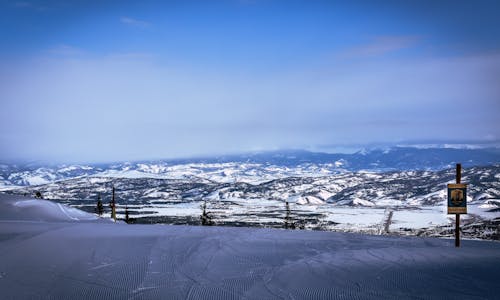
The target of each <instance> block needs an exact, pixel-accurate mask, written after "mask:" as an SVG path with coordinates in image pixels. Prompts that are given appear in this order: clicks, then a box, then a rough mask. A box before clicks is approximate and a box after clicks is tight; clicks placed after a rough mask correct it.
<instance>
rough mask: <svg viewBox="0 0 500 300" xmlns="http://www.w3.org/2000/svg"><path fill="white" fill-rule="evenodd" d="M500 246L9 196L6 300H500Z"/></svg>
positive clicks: (4, 234) (5, 200)
mask: <svg viewBox="0 0 500 300" xmlns="http://www.w3.org/2000/svg"><path fill="white" fill-rule="evenodd" d="M499 267H500V243H498V242H487V241H462V247H461V248H455V247H454V241H453V240H443V239H432V238H408V237H387V236H384V237H382V236H368V235H361V234H347V233H334V232H319V231H287V230H277V229H250V228H229V227H196V226H191V227H189V226H168V225H167V226H165V225H127V224H124V223H110V222H108V221H104V220H102V219H99V218H96V217H94V216H93V215H91V214H86V213H84V212H81V211H78V210H76V209H74V208H69V207H66V206H64V205H59V204H55V203H52V202H49V201H43V200H35V199H30V198H23V197H20V196H8V195H3V194H0V298H1V299H498V297H499V295H500V284H498V270H499V269H500V268H499Z"/></svg>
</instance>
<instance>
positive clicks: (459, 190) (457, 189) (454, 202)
mask: <svg viewBox="0 0 500 300" xmlns="http://www.w3.org/2000/svg"><path fill="white" fill-rule="evenodd" d="M461 179H462V165H461V164H457V176H456V184H448V214H455V247H460V214H466V213H467V185H466V184H461V183H460V181H461Z"/></svg>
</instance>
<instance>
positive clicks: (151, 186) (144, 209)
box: [0, 148, 500, 239]
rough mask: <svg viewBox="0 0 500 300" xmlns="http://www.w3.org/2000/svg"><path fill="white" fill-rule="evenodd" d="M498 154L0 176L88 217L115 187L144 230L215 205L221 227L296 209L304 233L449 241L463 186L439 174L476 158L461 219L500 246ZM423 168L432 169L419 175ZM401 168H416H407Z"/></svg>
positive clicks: (469, 231) (276, 160) (378, 154)
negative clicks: (450, 209) (451, 198)
mask: <svg viewBox="0 0 500 300" xmlns="http://www.w3.org/2000/svg"><path fill="white" fill-rule="evenodd" d="M495 151H496V150H492V149H475V150H471V149H414V148H394V149H388V150H384V151H382V150H375V151H369V152H366V151H365V152H359V153H357V154H352V155H344V154H324V153H310V152H304V151H302V152H298V151H295V152H284V153H265V154H254V155H248V156H238V157H225V158H214V159H212V160H204V161H202V160H190V161H175V162H174V161H169V162H166V161H165V162H159V161H157V162H137V163H118V164H110V165H99V166H82V165H71V166H58V167H37V168H35V167H34V166H31V167H29V168H32V169H29V168H28V167H26V166H25V167H24V169H23V168H22V167H19V166H15V165H9V166H3V167H2V168H0V169H1V170H2V172H3V173H2V174H3V178H7V179H6V181H5V182H7V183H5V186H4V190H5V191H6V192H8V193H14V194H20V195H24V194H27V195H34V194H35V193H36V192H41V193H42V195H43V196H44V197H45V198H47V199H53V200H55V201H58V202H59V203H65V204H68V205H71V206H73V207H78V208H80V209H83V210H85V211H88V212H95V206H96V201H97V198H98V197H99V196H100V197H101V198H102V199H103V201H104V202H105V203H106V204H107V203H109V201H110V200H111V199H110V197H111V189H112V187H113V186H114V187H115V188H116V191H117V201H118V216H119V218H123V217H124V209H125V206H128V209H129V212H130V215H131V216H132V218H133V219H134V220H133V222H136V223H167V224H199V217H200V213H201V209H200V206H201V204H202V203H203V202H205V201H206V202H207V208H208V209H209V211H210V213H211V214H212V215H213V217H214V221H215V224H217V225H232V226H257V227H283V223H284V219H285V216H286V215H287V211H286V208H285V202H289V203H290V209H291V211H290V212H289V213H288V214H289V215H290V217H291V218H292V220H293V222H294V223H295V224H296V225H297V227H301V228H306V229H321V230H335V231H358V232H367V233H376V234H381V233H384V234H388V233H389V234H411V235H436V236H450V235H451V234H452V221H453V220H452V219H450V218H449V216H448V215H447V214H446V212H445V204H444V203H445V198H446V184H447V183H452V182H454V180H455V170H454V168H451V169H443V170H441V169H437V170H436V169H433V168H431V167H430V166H431V165H434V164H435V165H437V166H453V163H454V162H455V161H454V160H453V159H459V158H461V159H464V157H465V156H468V157H469V158H470V159H468V160H464V162H465V163H463V165H464V172H463V182H466V183H468V184H469V189H468V203H469V214H468V215H467V216H463V218H462V220H463V222H464V224H465V225H466V226H469V227H464V234H465V235H466V236H468V237H474V238H493V239H498V238H500V232H499V224H500V164H498V162H499V161H500V159H498V156H495V155H496V154H495V153H496V152H495ZM445 154H446V155H449V156H450V158H449V159H448V160H446V159H445ZM341 156H342V157H341ZM424 157H425V159H424ZM333 159H336V160H333ZM405 159H406V160H405ZM495 159H496V160H495ZM374 162H376V167H374V165H373V164H374ZM417 162H420V166H422V167H423V170H413V169H412V166H416V165H417ZM492 162H494V163H492ZM487 163H488V164H489V165H486V166H472V167H471V166H469V167H467V165H474V164H487ZM381 166H382V167H383V168H380V167H381ZM362 167H363V168H362ZM402 167H404V168H408V169H403V170H399V168H402ZM360 169H363V170H360ZM387 169H391V170H392V171H387ZM9 172H10V173H9ZM34 183H36V184H38V185H32V184H34ZM40 183H43V184H40ZM19 185H20V186H19ZM107 209H108V208H107ZM108 211H109V209H108ZM389 215H390V216H391V217H390V218H388V216H389ZM389 219H390V220H389ZM388 220H389V221H390V222H389V223H390V224H387V223H388Z"/></svg>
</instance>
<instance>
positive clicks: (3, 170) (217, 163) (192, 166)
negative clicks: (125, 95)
mask: <svg viewBox="0 0 500 300" xmlns="http://www.w3.org/2000/svg"><path fill="white" fill-rule="evenodd" d="M455 163H462V165H463V167H465V168H466V167H472V166H486V165H494V164H498V163H500V149H499V148H483V149H453V148H414V147H392V148H387V149H373V150H368V151H366V150H364V151H359V152H356V153H353V154H342V153H322V152H310V151H305V150H283V151H268V152H258V153H249V154H240V155H225V156H217V157H206V158H190V159H169V160H154V161H137V162H119V163H108V164H73V165H68V164H62V165H43V164H37V163H30V164H5V163H4V164H0V187H2V186H3V188H4V189H5V188H9V187H14V186H31V185H40V184H47V183H50V182H54V181H60V180H67V179H71V178H77V177H85V176H97V175H98V176H112V177H126V178H129V177H134V178H137V177H153V178H186V177H192V176H199V175H200V174H201V173H204V174H205V173H206V174H208V175H207V176H201V177H202V178H205V179H209V180H215V181H238V180H241V181H246V182H252V181H258V182H262V181H265V180H273V179H277V178H283V177H287V176H302V175H307V176H311V175H314V174H318V175H329V174H337V173H341V172H357V171H361V170H367V171H375V172H385V171H409V170H433V171H438V170H443V169H446V168H450V167H452V166H453V165H454V164H455ZM206 174H205V175H206ZM211 175H213V176H211Z"/></svg>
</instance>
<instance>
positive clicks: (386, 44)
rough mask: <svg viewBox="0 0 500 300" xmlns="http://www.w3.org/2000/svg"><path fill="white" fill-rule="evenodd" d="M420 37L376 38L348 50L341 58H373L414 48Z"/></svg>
mask: <svg viewBox="0 0 500 300" xmlns="http://www.w3.org/2000/svg"><path fill="white" fill-rule="evenodd" d="M421 40H422V37H420V36H376V37H373V38H371V41H370V42H369V43H366V44H363V45H359V46H356V47H353V48H350V49H348V50H346V51H344V52H342V53H341V54H340V56H341V57H373V56H382V55H385V54H388V53H391V52H396V51H399V50H402V49H406V48H411V47H414V46H416V45H417V44H418V43H419V42H420V41H421Z"/></svg>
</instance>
